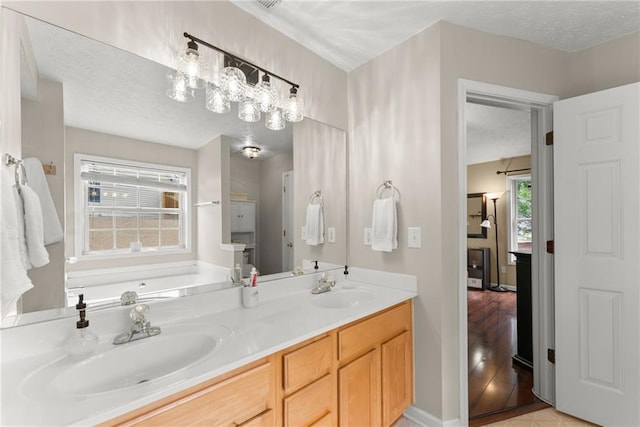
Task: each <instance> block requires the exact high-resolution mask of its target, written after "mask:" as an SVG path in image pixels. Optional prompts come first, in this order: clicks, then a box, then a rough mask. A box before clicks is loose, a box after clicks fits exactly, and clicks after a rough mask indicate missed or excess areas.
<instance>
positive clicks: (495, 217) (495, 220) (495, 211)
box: [480, 197, 507, 292]
mask: <svg viewBox="0 0 640 427" xmlns="http://www.w3.org/2000/svg"><path fill="white" fill-rule="evenodd" d="M498 199H499V197H495V198H492V199H491V200H493V215H487V218H486V219H485V220H484V221H482V223H481V224H480V227H483V228H491V223H490V222H489V217H490V216H492V217H493V225H494V226H495V229H496V276H497V277H496V279H497V284H496V285H495V286H492V287H490V288H489V289H490V290H492V291H495V292H506V291H507V289H506V288H504V287H502V286H501V285H500V258H499V256H498V255H499V254H500V251H499V250H498V209H497V207H496V202H497V201H498Z"/></svg>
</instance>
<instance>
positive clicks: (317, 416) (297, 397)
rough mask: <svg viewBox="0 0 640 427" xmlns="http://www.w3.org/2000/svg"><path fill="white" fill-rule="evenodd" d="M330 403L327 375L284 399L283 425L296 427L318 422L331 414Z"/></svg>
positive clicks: (329, 384) (330, 392)
mask: <svg viewBox="0 0 640 427" xmlns="http://www.w3.org/2000/svg"><path fill="white" fill-rule="evenodd" d="M332 403H333V391H332V389H331V375H330V374H329V375H325V376H324V377H322V378H320V379H319V380H317V381H316V382H314V383H312V384H309V385H308V386H306V387H305V388H303V389H302V390H299V391H297V392H296V393H294V394H292V395H291V396H289V397H286V398H285V399H284V425H285V427H287V426H289V427H297V426H306V425H310V424H312V423H315V422H319V421H320V420H321V419H322V418H323V417H324V416H326V415H327V414H329V413H330V412H331V406H332Z"/></svg>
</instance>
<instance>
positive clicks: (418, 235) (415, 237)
mask: <svg viewBox="0 0 640 427" xmlns="http://www.w3.org/2000/svg"><path fill="white" fill-rule="evenodd" d="M407 246H408V247H410V248H416V249H420V248H421V247H422V229H421V228H420V227H409V241H408V242H407Z"/></svg>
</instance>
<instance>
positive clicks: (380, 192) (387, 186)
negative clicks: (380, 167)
mask: <svg viewBox="0 0 640 427" xmlns="http://www.w3.org/2000/svg"><path fill="white" fill-rule="evenodd" d="M389 189H390V190H391V197H395V199H396V201H397V200H398V199H399V198H400V191H399V190H398V189H397V188H396V187H394V186H393V183H392V182H391V180H388V181H384V182H383V183H382V184H380V186H379V187H378V189H377V190H376V199H381V198H382V195H383V194H384V192H385V190H389ZM396 196H397V197H396Z"/></svg>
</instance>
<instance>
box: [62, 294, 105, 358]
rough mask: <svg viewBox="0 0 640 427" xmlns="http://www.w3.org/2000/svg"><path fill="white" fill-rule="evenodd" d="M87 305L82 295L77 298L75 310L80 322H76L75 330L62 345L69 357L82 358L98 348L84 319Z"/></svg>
mask: <svg viewBox="0 0 640 427" xmlns="http://www.w3.org/2000/svg"><path fill="white" fill-rule="evenodd" d="M86 308H87V303H85V302H84V295H83V294H80V295H79V296H78V303H77V304H76V310H78V314H79V316H80V320H78V321H77V322H76V330H75V331H74V334H73V336H71V337H70V338H69V339H68V340H67V342H66V343H65V345H64V349H65V351H66V353H67V354H68V355H69V356H71V357H84V356H88V355H90V354H92V353H93V352H94V351H95V349H96V347H97V346H98V336H97V335H96V334H95V333H93V332H92V331H90V330H89V321H88V320H87V319H86V315H87V314H86Z"/></svg>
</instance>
